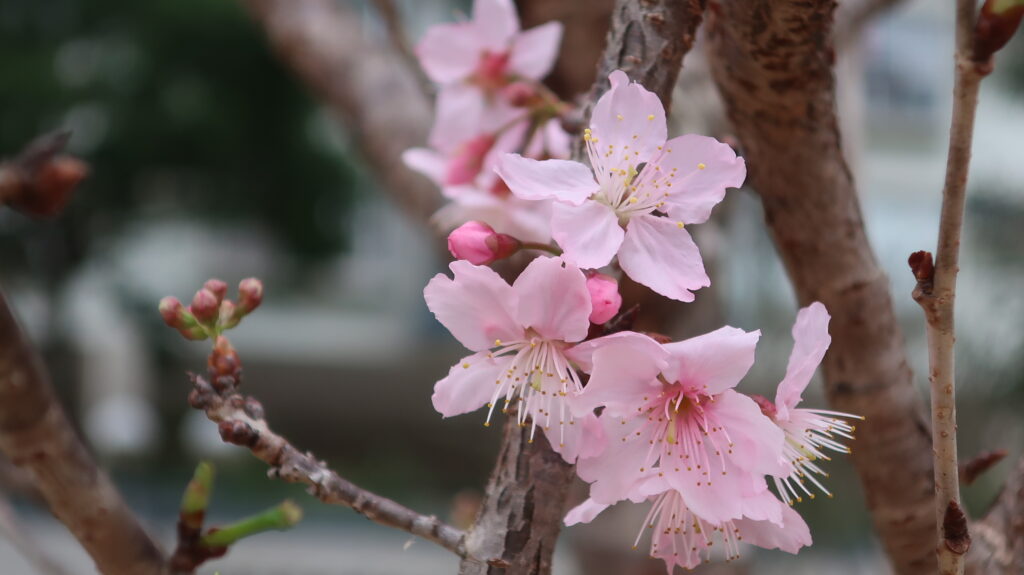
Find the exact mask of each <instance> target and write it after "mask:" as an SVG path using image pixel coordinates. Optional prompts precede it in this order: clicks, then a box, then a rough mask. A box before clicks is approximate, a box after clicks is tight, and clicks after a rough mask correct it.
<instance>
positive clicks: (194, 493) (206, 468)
mask: <svg viewBox="0 0 1024 575" xmlns="http://www.w3.org/2000/svg"><path fill="white" fill-rule="evenodd" d="M214 475H215V474H214V470H213V465H212V464H211V463H210V462H208V461H201V462H199V465H197V466H196V471H195V473H193V475H192V481H189V482H188V486H187V487H185V494H184V495H182V497H181V514H182V517H184V516H185V515H194V514H200V513H206V507H207V505H209V503H210V495H211V494H212V493H213V479H214ZM201 521H202V520H201V519H200V522H201Z"/></svg>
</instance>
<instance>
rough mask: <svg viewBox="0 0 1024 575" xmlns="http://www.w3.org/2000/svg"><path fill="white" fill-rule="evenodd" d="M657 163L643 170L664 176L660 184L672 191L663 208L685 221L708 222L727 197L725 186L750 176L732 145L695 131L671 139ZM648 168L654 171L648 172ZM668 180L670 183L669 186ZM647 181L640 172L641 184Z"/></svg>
mask: <svg viewBox="0 0 1024 575" xmlns="http://www.w3.org/2000/svg"><path fill="white" fill-rule="evenodd" d="M654 163H655V166H649V167H648V168H645V169H644V171H645V172H646V174H645V175H648V177H651V176H656V175H657V176H662V177H661V178H658V179H659V182H658V183H659V186H660V187H661V189H662V190H664V191H667V192H669V196H668V197H666V198H665V202H666V206H665V210H663V211H666V212H667V213H668V215H669V216H670V217H672V218H673V219H676V220H680V221H682V222H683V223H686V224H699V223H703V222H705V221H707V219H708V217H710V216H711V209H712V208H714V207H715V206H716V205H717V204H718V202H721V201H722V198H724V197H725V190H726V188H738V187H739V186H741V185H743V179H744V178H745V177H746V175H747V168H746V165H745V164H744V163H743V158H737V157H736V152H734V151H733V150H732V148H730V147H729V146H728V145H726V144H723V143H721V142H719V141H718V140H716V139H714V138H709V137H707V136H698V135H695V134H687V135H685V136H680V137H678V138H672V139H671V140H669V141H668V142H667V143H666V144H665V151H664V153H663V154H662V155H661V156H660V157H659V158H657V159H656V160H654ZM652 168H654V169H656V171H654V170H653V169H652ZM649 169H652V171H647V170H649ZM673 170H675V171H674V172H673ZM652 181H653V180H652ZM668 182H671V186H667V185H666V183H668ZM644 183H645V178H644V175H641V176H640V181H639V182H638V184H640V185H642V184H644Z"/></svg>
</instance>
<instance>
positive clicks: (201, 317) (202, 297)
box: [189, 288, 220, 325]
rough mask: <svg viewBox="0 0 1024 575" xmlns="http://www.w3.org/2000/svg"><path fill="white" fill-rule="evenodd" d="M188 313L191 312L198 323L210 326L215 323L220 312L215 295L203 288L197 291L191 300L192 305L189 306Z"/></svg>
mask: <svg viewBox="0 0 1024 575" xmlns="http://www.w3.org/2000/svg"><path fill="white" fill-rule="evenodd" d="M189 311H191V312H192V315H193V316H195V318H196V320H197V321H198V322H199V323H201V324H204V325H210V324H212V323H214V322H215V321H217V315H218V313H219V312H220V301H218V300H217V296H216V294H214V293H213V292H212V291H210V290H208V289H206V288H203V289H201V290H199V291H197V292H196V295H195V297H193V298H192V305H191V306H189Z"/></svg>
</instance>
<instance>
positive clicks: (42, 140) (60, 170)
mask: <svg viewBox="0 0 1024 575" xmlns="http://www.w3.org/2000/svg"><path fill="white" fill-rule="evenodd" d="M70 137H71V133H70V132H55V133H52V134H46V135H43V136H40V137H38V138H36V139H35V140H33V141H32V142H31V143H29V144H28V145H27V146H25V149H24V150H22V151H21V152H20V153H19V154H18V156H17V157H15V158H13V159H11V160H8V161H4V162H0V205H8V206H10V207H12V208H14V209H15V210H18V211H20V212H24V213H26V214H28V215H31V216H52V215H54V214H56V213H57V212H59V211H60V210H61V209H62V208H63V207H64V205H65V204H66V203H67V202H68V200H69V199H70V198H71V192H72V191H73V190H74V189H75V186H77V185H78V183H79V182H81V181H82V180H83V179H84V178H85V176H86V175H87V174H88V172H89V168H88V166H86V165H85V163H84V162H82V161H81V160H79V159H77V158H74V157H71V156H67V155H64V154H62V153H61V152H62V151H63V150H64V146H65V145H67V142H68V139H69V138H70Z"/></svg>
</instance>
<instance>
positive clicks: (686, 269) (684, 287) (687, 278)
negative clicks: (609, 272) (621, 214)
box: [619, 215, 711, 302]
mask: <svg viewBox="0 0 1024 575" xmlns="http://www.w3.org/2000/svg"><path fill="white" fill-rule="evenodd" d="M619 265H620V266H622V270H623V271H624V272H626V275H628V276H629V277H631V278H632V279H633V280H634V281H636V282H638V283H641V284H643V285H645V286H647V287H649V288H651V289H652V290H654V291H655V292H657V293H659V294H661V295H663V296H665V297H667V298H671V299H674V300H679V301H685V302H689V301H693V293H692V292H693V290H698V289H700V288H702V287H707V286H709V285H711V280H710V279H708V275H707V273H705V271H704V262H703V261H702V260H701V258H700V250H698V249H697V245H696V244H694V243H693V239H692V238H691V237H690V234H689V232H687V231H686V230H685V229H683V228H681V227H679V225H678V224H677V223H676V222H674V221H672V220H670V219H668V218H660V217H657V216H649V215H648V216H636V217H633V218H631V219H630V220H629V224H628V225H627V226H626V237H625V240H624V241H623V242H622V247H621V248H619Z"/></svg>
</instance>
